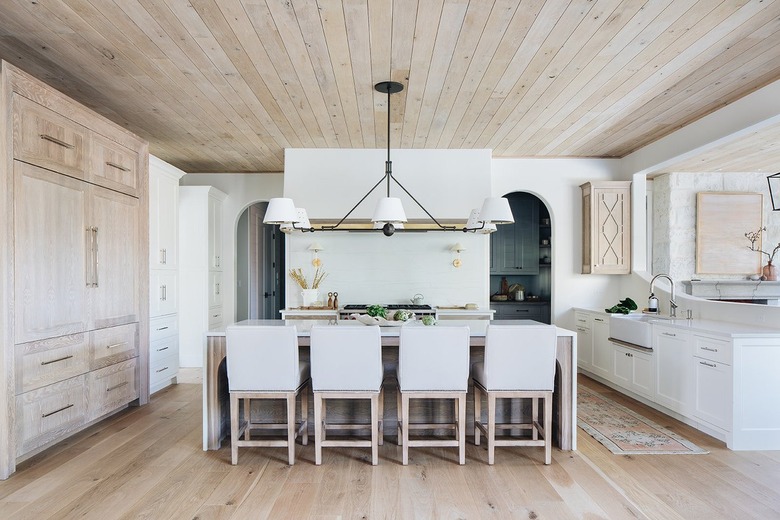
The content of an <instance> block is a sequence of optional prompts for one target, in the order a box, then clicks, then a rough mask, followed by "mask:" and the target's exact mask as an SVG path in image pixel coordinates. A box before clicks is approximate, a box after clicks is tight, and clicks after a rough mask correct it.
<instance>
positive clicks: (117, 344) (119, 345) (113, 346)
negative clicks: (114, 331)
mask: <svg viewBox="0 0 780 520" xmlns="http://www.w3.org/2000/svg"><path fill="white" fill-rule="evenodd" d="M124 345H127V341H123V342H122V343H114V344H113V345H108V346H107V347H106V348H117V347H122V346H124Z"/></svg>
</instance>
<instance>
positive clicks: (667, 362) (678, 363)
mask: <svg viewBox="0 0 780 520" xmlns="http://www.w3.org/2000/svg"><path fill="white" fill-rule="evenodd" d="M653 352H654V354H655V360H656V361H655V362H656V380H655V389H656V393H655V401H656V402H657V403H658V404H661V405H663V406H665V407H667V408H669V409H670V410H673V411H675V412H679V413H681V414H683V415H685V414H688V413H690V412H691V406H692V403H693V379H692V378H691V376H690V369H691V360H692V358H693V347H692V345H691V343H690V337H689V334H688V332H686V331H684V330H681V329H678V328H673V327H667V326H662V325H653Z"/></svg>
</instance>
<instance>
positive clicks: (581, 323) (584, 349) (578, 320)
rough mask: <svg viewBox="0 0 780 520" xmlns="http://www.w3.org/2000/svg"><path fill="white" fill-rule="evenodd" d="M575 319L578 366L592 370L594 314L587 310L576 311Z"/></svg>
mask: <svg viewBox="0 0 780 520" xmlns="http://www.w3.org/2000/svg"><path fill="white" fill-rule="evenodd" d="M574 321H575V324H576V327H577V366H578V367H579V368H580V369H581V370H591V368H592V366H593V333H592V332H591V328H592V327H593V316H591V315H590V314H589V313H587V312H583V311H575V312H574Z"/></svg>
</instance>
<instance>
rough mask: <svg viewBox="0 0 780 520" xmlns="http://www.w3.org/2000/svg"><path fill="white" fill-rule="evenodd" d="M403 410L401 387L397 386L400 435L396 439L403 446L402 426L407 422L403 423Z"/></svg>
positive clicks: (396, 403)
mask: <svg viewBox="0 0 780 520" xmlns="http://www.w3.org/2000/svg"><path fill="white" fill-rule="evenodd" d="M401 411H402V407H401V389H400V388H397V389H396V392H395V414H396V415H397V416H398V417H397V418H398V421H397V422H396V424H397V425H398V428H397V429H398V433H397V435H398V437H397V438H396V439H397V440H396V444H397V445H398V446H403V433H401V430H402V428H401V427H402V426H406V425H405V424H403V419H402V417H401Z"/></svg>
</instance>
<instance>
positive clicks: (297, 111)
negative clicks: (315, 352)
mask: <svg viewBox="0 0 780 520" xmlns="http://www.w3.org/2000/svg"><path fill="white" fill-rule="evenodd" d="M0 57H2V58H3V59H5V60H7V61H9V62H11V63H14V64H16V65H18V66H19V67H21V68H22V69H24V70H27V71H28V72H30V73H31V74H33V75H35V76H38V77H40V78H42V79H43V80H45V81H46V82H48V83H50V84H52V85H53V86H54V87H56V88H58V89H60V90H62V91H64V92H66V93H67V94H69V95H71V96H72V97H74V98H76V99H77V100H79V101H81V102H83V103H85V104H86V105H88V106H90V107H92V108H93V109H94V110H96V111H97V112H99V113H102V114H104V115H106V116H107V117H109V118H110V119H112V120H114V121H116V122H118V123H120V124H122V125H125V126H126V127H127V128H129V129H130V130H132V131H134V132H136V133H138V134H139V135H141V136H143V137H144V138H146V139H148V140H149V141H150V143H151V145H150V149H151V152H152V153H154V154H155V155H157V156H159V157H160V158H162V159H164V160H166V161H168V162H170V163H172V164H174V165H176V166H178V167H179V168H182V169H183V170H185V171H188V172H278V171H281V170H282V168H283V157H284V148H288V147H293V148H301V147H340V148H350V147H356V148H363V147H366V148H373V147H377V148H382V147H384V146H386V139H387V135H386V129H385V125H386V117H387V106H386V96H385V95H383V94H379V93H377V92H375V91H374V89H373V85H374V84H375V83H376V82H379V81H384V80H388V79H392V80H395V81H400V82H402V83H403V84H404V85H405V87H406V88H405V90H404V91H403V92H402V93H401V94H396V95H394V97H393V99H392V103H391V110H392V113H391V115H390V116H391V145H392V146H393V148H490V149H493V154H494V156H496V157H512V156H590V157H622V156H624V155H626V154H628V153H630V152H632V151H634V150H636V149H638V148H641V147H642V146H644V145H646V144H648V143H651V142H653V141H655V140H657V139H659V138H661V137H663V136H665V135H667V134H669V133H670V132H672V131H674V130H676V129H678V128H680V127H682V126H684V125H686V124H688V123H690V122H692V121H694V120H696V119H698V118H700V117H702V116H704V115H706V114H708V113H710V112H712V111H714V110H717V109H718V108H720V107H722V106H724V105H725V104H728V103H730V102H733V101H734V100H736V99H739V98H740V97H742V96H744V95H746V94H748V93H750V92H752V91H753V90H755V89H757V88H760V87H762V86H764V85H766V84H768V83H771V82H773V81H775V80H777V79H778V78H780V1H774V0H763V1H760V0H741V1H739V0H726V1H717V0H699V1H696V0H649V1H641V0H570V1H566V0H546V1H545V0H521V1H518V0H495V1H489V0H470V1H469V0H368V1H366V0H317V1H315V0H167V1H161V0H114V1H111V0H60V1H53V0H52V1H48V0H36V1H32V0H4V1H3V2H0ZM716 162H717V161H716Z"/></svg>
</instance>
